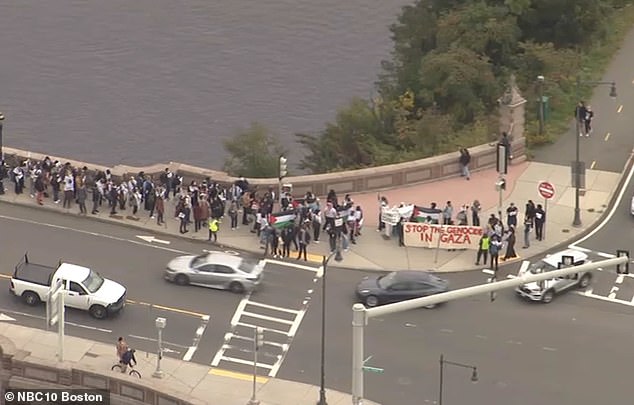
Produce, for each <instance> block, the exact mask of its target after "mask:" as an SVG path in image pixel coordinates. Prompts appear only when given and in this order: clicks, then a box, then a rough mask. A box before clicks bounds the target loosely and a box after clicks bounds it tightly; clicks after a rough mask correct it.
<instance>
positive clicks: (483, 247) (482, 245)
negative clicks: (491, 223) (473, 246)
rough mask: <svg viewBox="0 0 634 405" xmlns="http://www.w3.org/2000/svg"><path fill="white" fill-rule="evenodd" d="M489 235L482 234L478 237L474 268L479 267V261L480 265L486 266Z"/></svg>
mask: <svg viewBox="0 0 634 405" xmlns="http://www.w3.org/2000/svg"><path fill="white" fill-rule="evenodd" d="M489 242H490V239H489V235H488V234H487V233H483V234H482V236H481V237H480V241H479V242H478V254H477V256H476V262H475V264H476V266H479V265H480V259H483V260H482V263H484V265H485V266H486V264H487V262H488V260H487V258H488V254H489Z"/></svg>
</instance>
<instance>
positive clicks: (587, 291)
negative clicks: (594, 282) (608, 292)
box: [584, 286, 594, 295]
mask: <svg viewBox="0 0 634 405" xmlns="http://www.w3.org/2000/svg"><path fill="white" fill-rule="evenodd" d="M593 291H594V289H593V288H592V286H590V287H588V288H587V289H586V291H585V292H584V295H592V292H593Z"/></svg>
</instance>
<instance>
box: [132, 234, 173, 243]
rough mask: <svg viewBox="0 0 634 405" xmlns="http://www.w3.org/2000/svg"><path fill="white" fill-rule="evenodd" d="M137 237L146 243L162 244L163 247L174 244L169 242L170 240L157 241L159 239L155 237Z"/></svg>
mask: <svg viewBox="0 0 634 405" xmlns="http://www.w3.org/2000/svg"><path fill="white" fill-rule="evenodd" d="M136 237H137V238H139V239H142V240H144V241H146V242H147V243H152V242H156V243H160V244H162V245H169V244H170V243H172V242H170V241H168V240H163V239H157V238H155V237H154V236H143V235H137V236H136Z"/></svg>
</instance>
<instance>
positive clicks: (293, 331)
mask: <svg viewBox="0 0 634 405" xmlns="http://www.w3.org/2000/svg"><path fill="white" fill-rule="evenodd" d="M305 313H306V311H300V312H299V313H298V314H297V316H296V317H295V321H294V322H293V324H292V325H291V328H290V329H289V330H288V336H289V337H291V338H293V337H295V334H296V333H297V330H298V329H299V325H300V324H301V323H302V320H303V319H304V314H305Z"/></svg>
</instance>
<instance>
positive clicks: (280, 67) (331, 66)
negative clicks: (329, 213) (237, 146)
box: [0, 0, 412, 168]
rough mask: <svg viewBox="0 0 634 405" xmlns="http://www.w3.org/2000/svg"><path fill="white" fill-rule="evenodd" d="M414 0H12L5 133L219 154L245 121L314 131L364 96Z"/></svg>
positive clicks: (44, 140)
mask: <svg viewBox="0 0 634 405" xmlns="http://www.w3.org/2000/svg"><path fill="white" fill-rule="evenodd" d="M411 2H412V0H383V1H370V0H345V1H342V0H258V1H253V0H249V1H247V0H206V1H204V0H181V1H171V0H170V1H168V0H134V1H130V0H107V1H103V0H88V1H87V0H46V1H41V0H4V1H1V2H0V111H3V112H4V113H5V117H6V119H5V144H7V145H9V146H14V147H18V148H25V149H29V150H33V151H38V152H43V153H50V154H56V155H62V156H69V157H73V158H77V159H82V160H86V161H90V162H95V163H103V164H117V163H125V164H131V165H143V164H149V163H156V162H159V161H170V160H172V161H181V162H191V163H194V164H197V165H203V166H206V167H212V168H220V167H221V166H222V162H223V161H224V156H225V152H224V149H223V147H222V140H223V139H225V138H226V137H227V136H230V135H231V134H232V133H234V132H235V131H236V129H239V128H243V127H245V126H247V125H248V123H249V122H250V121H259V122H262V123H264V124H265V125H267V126H268V127H270V128H271V129H273V130H275V131H277V132H278V133H279V134H280V136H281V139H282V140H284V142H285V143H286V144H287V146H288V147H289V148H290V149H294V150H295V153H294V154H293V155H292V156H291V157H292V158H293V157H294V158H295V160H297V158H298V156H299V152H297V150H298V146H297V144H296V143H295V142H294V137H293V136H292V134H293V133H294V132H298V131H308V132H314V131H317V130H319V129H321V128H323V125H324V123H325V122H326V121H328V120H331V119H333V118H334V115H335V112H336V110H337V108H338V107H341V106H343V105H345V103H346V102H347V101H349V100H350V98H351V97H353V96H362V97H366V96H368V94H369V93H370V91H371V88H372V83H373V82H374V80H375V79H376V74H377V73H378V71H379V63H380V61H381V59H384V58H386V57H387V56H388V55H389V51H390V48H391V42H390V38H389V30H388V26H389V24H391V23H392V22H394V21H395V19H396V15H397V14H398V13H399V11H400V8H401V7H402V6H403V5H406V4H409V3H411Z"/></svg>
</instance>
